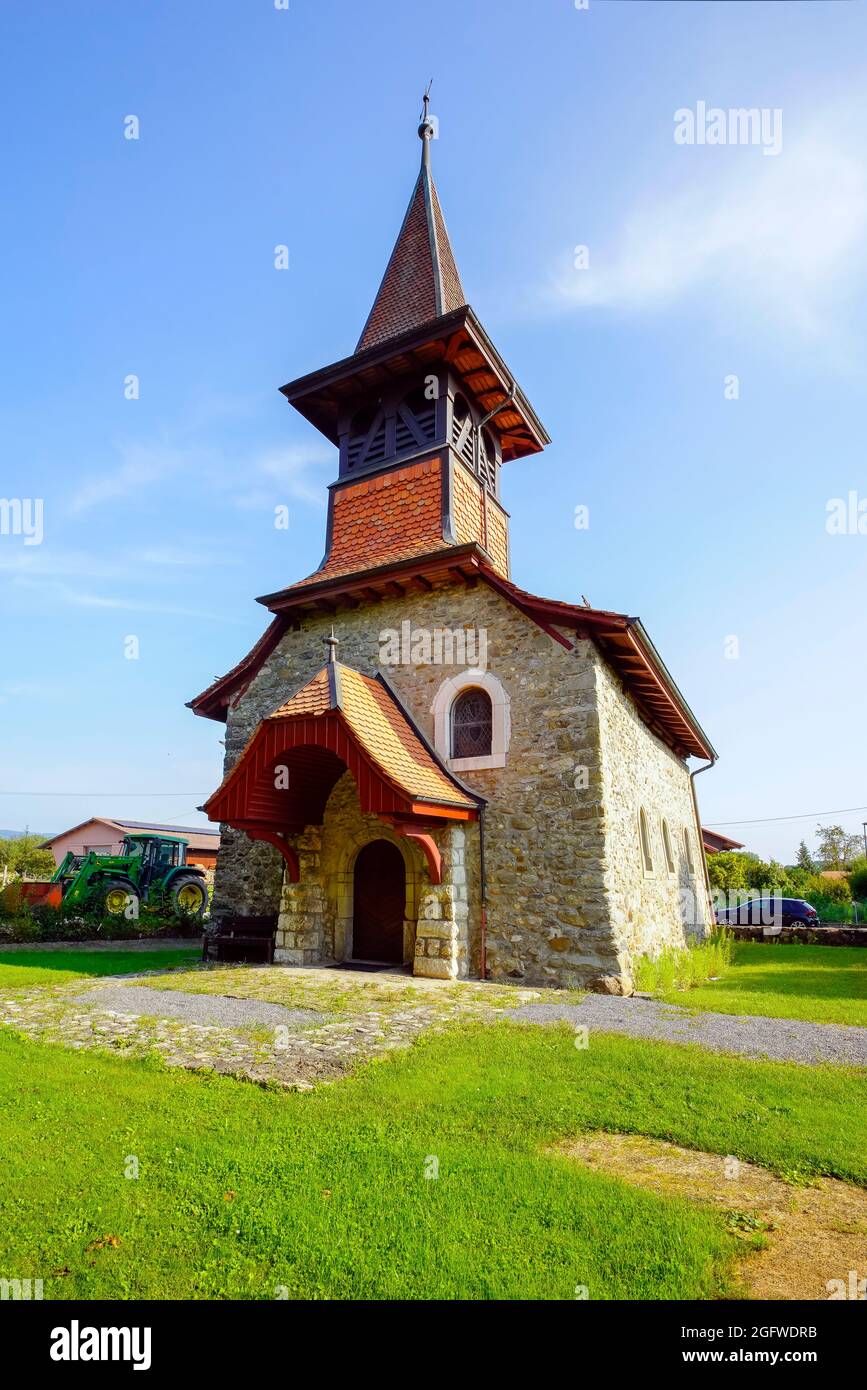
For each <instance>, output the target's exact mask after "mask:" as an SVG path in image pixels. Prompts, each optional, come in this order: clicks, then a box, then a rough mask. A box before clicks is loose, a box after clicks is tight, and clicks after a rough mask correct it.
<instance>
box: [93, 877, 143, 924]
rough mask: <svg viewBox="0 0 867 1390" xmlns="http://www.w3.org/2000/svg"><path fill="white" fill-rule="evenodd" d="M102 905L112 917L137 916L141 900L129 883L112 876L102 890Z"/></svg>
mask: <svg viewBox="0 0 867 1390" xmlns="http://www.w3.org/2000/svg"><path fill="white" fill-rule="evenodd" d="M102 905H103V907H104V908H105V910H106V912H107V913H108V914H109V915H110V916H112V917H123V916H129V917H131V918H136V917H138V912H139V907H140V906H141V900H140V898H139V895H138V893H137V892H136V891H135V889H134V888H131V887H130V885H129V884H128V883H124V882H123V881H122V880H121V879H118V878H110V879H109V880H108V882H107V883H106V885H105V887H104V888H103V890H102Z"/></svg>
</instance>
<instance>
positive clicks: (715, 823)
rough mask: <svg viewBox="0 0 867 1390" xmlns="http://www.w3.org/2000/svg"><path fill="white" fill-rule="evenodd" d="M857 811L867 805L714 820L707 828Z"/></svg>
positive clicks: (808, 818)
mask: <svg viewBox="0 0 867 1390" xmlns="http://www.w3.org/2000/svg"><path fill="white" fill-rule="evenodd" d="M855 811H867V806H841V807H840V808H839V809H838V810H836V811H805V812H804V814H803V815H801V816H764V817H763V818H761V819H759V820H714V821H707V822H706V824H707V829H708V830H713V829H714V827H720V826H724V825H771V824H772V823H773V822H776V821H783V820H812V819H813V817H814V816H848V815H851V814H853V813H854V812H855Z"/></svg>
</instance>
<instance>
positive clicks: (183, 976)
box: [144, 963, 571, 1015]
mask: <svg viewBox="0 0 867 1390" xmlns="http://www.w3.org/2000/svg"><path fill="white" fill-rule="evenodd" d="M144 983H145V984H147V985H148V986H149V987H150V988H155V989H168V990H173V989H175V990H182V991H183V992H184V993H189V994H226V995H230V996H231V997H232V998H233V999H258V1000H262V1001H264V1002H266V1003H269V1004H283V1005H285V1006H286V1008H288V1009H318V1010H320V1011H321V1012H322V1013H329V1014H330V1013H333V1014H341V1015H344V1014H353V1013H368V1012H371V1011H376V1012H377V1013H382V1014H390V1013H396V1012H399V1011H401V1010H403V1009H411V1008H415V1007H419V1006H424V1005H429V1006H432V1007H437V1006H439V1005H442V1004H468V1005H469V1004H479V1005H482V1004H484V1005H488V1006H489V1007H491V1008H497V1009H510V1008H514V1007H515V1006H516V1005H518V1004H520V1003H521V1002H522V1001H523V1000H524V999H526V998H533V999H536V998H539V999H541V998H543V997H546V998H551V999H553V1000H555V1001H556V1002H558V1003H562V1002H564V1000H565V996H564V994H563V993H562V992H561V991H557V992H554V991H551V990H547V991H546V990H538V989H528V990H517V989H515V987H514V986H507V987H506V988H505V989H497V988H496V986H494V985H491V984H480V985H474V984H472V983H471V982H467V983H461V984H454V985H446V984H444V983H443V982H442V981H440V980H437V981H436V982H435V984H434V987H433V988H432V987H431V986H430V984H429V983H428V982H427V981H425V980H421V981H417V982H416V981H413V980H411V979H409V978H407V977H405V976H401V975H396V976H388V975H368V976H364V975H356V976H354V977H352V978H351V979H350V980H347V978H346V976H345V975H343V974H341V973H340V972H339V971H332V970H292V969H283V968H279V967H278V968H275V967H273V966H265V967H256V966H252V967H251V966H249V965H223V964H216V963H214V964H210V965H207V966H200V967H198V968H197V969H195V970H183V971H177V972H175V973H173V974H172V975H165V976H162V977H161V978H160V979H158V980H146V981H144ZM569 1002H571V1000H570V1001H569Z"/></svg>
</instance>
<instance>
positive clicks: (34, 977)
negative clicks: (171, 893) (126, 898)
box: [0, 946, 201, 989]
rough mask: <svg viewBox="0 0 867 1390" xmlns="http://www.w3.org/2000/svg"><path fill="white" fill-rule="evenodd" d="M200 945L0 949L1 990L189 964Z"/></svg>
mask: <svg viewBox="0 0 867 1390" xmlns="http://www.w3.org/2000/svg"><path fill="white" fill-rule="evenodd" d="M200 955H201V948H200V947H199V946H191V947H178V948H175V949H173V950H162V951H160V950H157V949H155V950H153V951H124V950H123V949H122V948H121V949H119V950H117V951H2V952H0V989H33V988H34V986H38V985H59V984H65V983H67V982H68V981H69V980H74V979H77V978H84V977H86V976H88V975H125V974H129V973H131V972H135V971H139V970H168V969H170V968H171V967H173V966H187V965H191V964H192V963H193V962H194V961H195V960H197V959H198V957H199V956H200Z"/></svg>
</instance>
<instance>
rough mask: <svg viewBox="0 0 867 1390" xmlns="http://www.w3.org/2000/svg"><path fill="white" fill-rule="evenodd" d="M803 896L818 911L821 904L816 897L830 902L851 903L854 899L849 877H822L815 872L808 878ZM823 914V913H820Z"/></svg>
mask: <svg viewBox="0 0 867 1390" xmlns="http://www.w3.org/2000/svg"><path fill="white" fill-rule="evenodd" d="M803 896H804V897H805V898H806V899H807V901H808V902H810V903H813V906H814V907H815V908H816V910H817V911H818V909H819V904H818V903H817V902H815V901H814V899H815V898H823V899H824V900H825V901H826V902H829V903H850V902H851V901H852V889H851V887H850V885H849V880H848V879H847V878H822V876H821V875H820V874H813V876H812V877H811V878H810V879H809V880H808V882H807V885H806V887H805V890H804V893H803ZM820 915H821V914H820Z"/></svg>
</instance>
